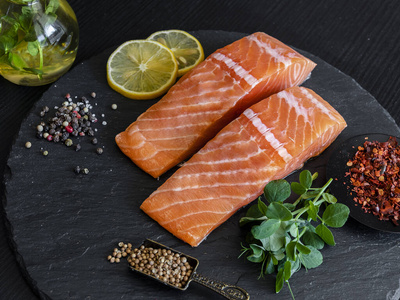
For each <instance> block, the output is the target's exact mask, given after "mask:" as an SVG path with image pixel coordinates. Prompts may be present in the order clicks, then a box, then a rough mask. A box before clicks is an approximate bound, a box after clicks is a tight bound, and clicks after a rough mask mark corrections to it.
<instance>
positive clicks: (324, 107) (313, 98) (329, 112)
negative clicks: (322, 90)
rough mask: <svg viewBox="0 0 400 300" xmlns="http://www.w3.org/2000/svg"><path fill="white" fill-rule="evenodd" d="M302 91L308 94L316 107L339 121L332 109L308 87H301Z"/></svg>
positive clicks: (305, 94)
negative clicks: (308, 89)
mask: <svg viewBox="0 0 400 300" xmlns="http://www.w3.org/2000/svg"><path fill="white" fill-rule="evenodd" d="M300 91H301V92H302V93H303V95H304V96H306V97H307V98H308V99H309V100H311V102H312V103H313V104H315V106H316V107H318V108H319V109H320V110H321V111H322V112H323V113H324V114H326V115H328V116H329V118H331V119H332V120H335V121H337V118H335V116H334V115H333V114H332V111H331V110H330V109H328V108H327V107H326V106H325V105H323V104H322V103H321V102H320V101H319V100H318V99H317V98H315V97H314V96H313V95H312V94H311V93H310V92H309V91H307V89H305V88H303V87H300Z"/></svg>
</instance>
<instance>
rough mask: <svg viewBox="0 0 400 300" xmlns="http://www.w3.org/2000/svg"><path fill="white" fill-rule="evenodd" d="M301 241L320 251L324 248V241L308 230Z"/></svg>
mask: <svg viewBox="0 0 400 300" xmlns="http://www.w3.org/2000/svg"><path fill="white" fill-rule="evenodd" d="M301 240H302V241H303V243H304V244H306V245H309V246H312V247H314V248H316V249H318V250H320V249H322V248H324V245H325V243H324V241H323V240H322V239H321V238H320V237H319V236H318V234H316V233H314V232H311V231H309V230H307V231H306V232H305V233H304V234H303V236H302V237H301Z"/></svg>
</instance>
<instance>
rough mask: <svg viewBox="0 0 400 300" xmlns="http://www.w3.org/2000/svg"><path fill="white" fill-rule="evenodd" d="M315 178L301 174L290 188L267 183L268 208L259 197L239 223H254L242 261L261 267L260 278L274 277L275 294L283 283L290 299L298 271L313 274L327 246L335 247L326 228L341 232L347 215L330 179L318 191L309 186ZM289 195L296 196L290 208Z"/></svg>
mask: <svg viewBox="0 0 400 300" xmlns="http://www.w3.org/2000/svg"><path fill="white" fill-rule="evenodd" d="M317 176H318V173H314V174H313V175H312V174H311V172H310V171H308V170H304V171H302V172H301V173H300V176H299V182H292V183H291V184H289V182H287V181H286V180H284V179H280V180H275V181H271V182H269V183H268V184H267V185H266V186H265V188H264V197H265V199H266V200H267V202H268V204H266V203H265V202H263V201H262V200H261V197H260V198H259V199H258V203H257V204H255V205H252V206H251V207H250V208H249V209H248V211H247V213H246V216H245V217H243V218H241V219H240V226H244V225H246V224H252V227H251V230H250V232H249V234H248V237H247V243H248V246H247V247H246V246H244V245H242V250H241V254H240V256H243V255H245V256H246V257H247V259H248V260H249V261H251V262H253V263H261V272H260V277H263V276H264V274H273V273H275V272H276V273H277V275H276V283H275V291H276V293H279V292H280V291H281V289H282V288H283V286H284V283H286V284H287V285H288V288H289V291H290V293H291V295H292V298H293V299H294V295H293V292H292V289H291V287H290V284H289V279H290V278H291V276H292V275H293V274H294V273H295V272H297V271H299V270H300V268H301V266H303V267H304V268H306V269H312V268H316V267H318V266H319V265H320V264H322V261H323V256H322V254H321V252H320V250H321V249H322V248H323V247H324V246H325V244H328V245H330V246H334V245H335V239H334V236H333V234H332V231H331V230H330V229H329V228H328V227H333V228H339V227H342V226H343V225H344V224H345V223H346V221H347V219H348V216H349V213H350V210H349V208H348V207H347V206H346V205H344V204H341V203H337V199H336V198H335V197H334V196H333V195H331V194H329V193H328V192H327V189H328V186H329V185H330V183H331V182H332V179H330V180H328V182H327V183H326V184H325V185H324V186H322V187H320V188H315V187H312V183H313V181H314V180H315V179H316V178H317ZM292 191H293V192H294V193H296V194H297V195H299V197H298V198H297V199H296V200H295V201H294V203H289V202H287V203H284V201H285V200H287V199H288V198H289V197H290V195H291V192H292ZM322 205H323V207H321V206H322ZM322 208H324V209H322ZM322 210H323V212H322ZM320 211H321V212H320ZM321 215H322V216H321ZM240 256H239V257H240Z"/></svg>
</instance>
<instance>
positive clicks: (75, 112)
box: [74, 111, 82, 119]
mask: <svg viewBox="0 0 400 300" xmlns="http://www.w3.org/2000/svg"><path fill="white" fill-rule="evenodd" d="M74 114H75V116H76V117H77V118H78V119H80V118H82V116H81V115H80V114H79V113H78V112H77V111H74Z"/></svg>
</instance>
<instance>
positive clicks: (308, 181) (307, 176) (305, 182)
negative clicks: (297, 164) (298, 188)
mask: <svg viewBox="0 0 400 300" xmlns="http://www.w3.org/2000/svg"><path fill="white" fill-rule="evenodd" d="M299 181H300V184H301V185H302V186H303V187H304V188H305V189H307V190H308V189H309V188H310V187H311V185H312V182H313V179H312V175H311V172H310V171H308V170H304V171H301V173H300V175H299Z"/></svg>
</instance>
